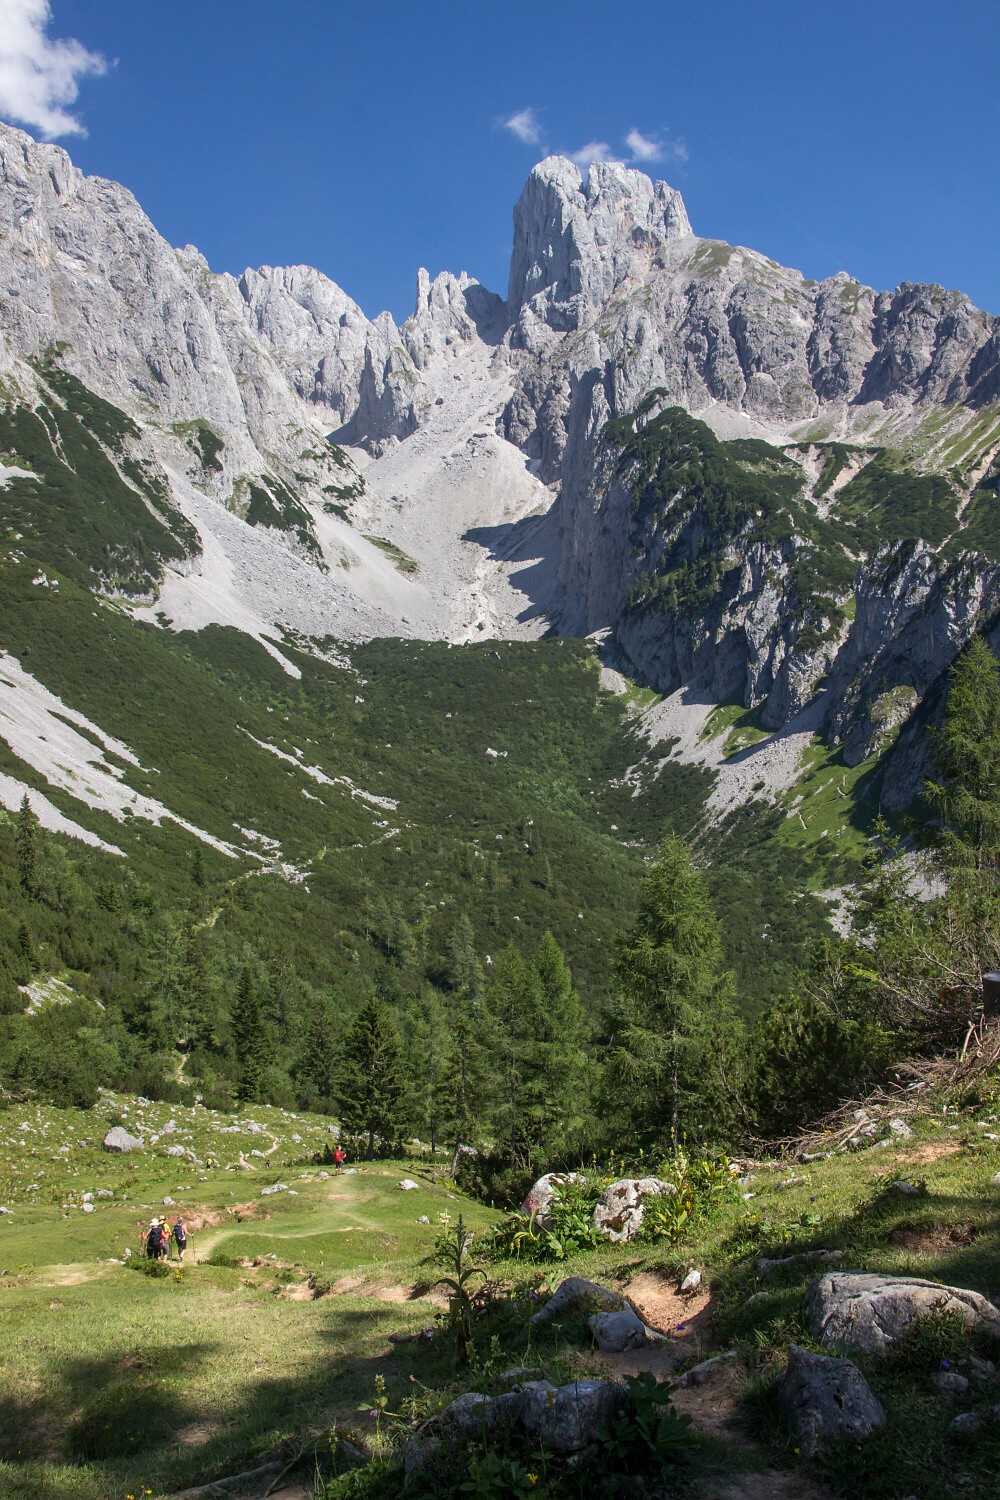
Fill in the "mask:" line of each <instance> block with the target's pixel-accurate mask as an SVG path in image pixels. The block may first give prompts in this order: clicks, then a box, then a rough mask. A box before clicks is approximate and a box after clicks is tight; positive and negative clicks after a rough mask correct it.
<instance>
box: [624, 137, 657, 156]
mask: <svg viewBox="0 0 1000 1500" xmlns="http://www.w3.org/2000/svg"><path fill="white" fill-rule="evenodd" d="M625 144H626V146H627V147H628V149H629V151H630V152H631V153H632V160H633V161H660V160H661V158H662V156H663V147H662V146H661V145H660V143H659V141H654V140H653V139H652V138H651V137H650V136H648V135H643V133H642V131H641V130H630V131H629V133H628V135H627V136H626V137H625Z"/></svg>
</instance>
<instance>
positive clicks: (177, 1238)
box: [174, 1219, 188, 1262]
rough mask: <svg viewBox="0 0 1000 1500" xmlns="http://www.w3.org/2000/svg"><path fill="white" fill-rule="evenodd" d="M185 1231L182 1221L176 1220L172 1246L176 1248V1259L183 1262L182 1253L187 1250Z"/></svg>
mask: <svg viewBox="0 0 1000 1500" xmlns="http://www.w3.org/2000/svg"><path fill="white" fill-rule="evenodd" d="M187 1242H188V1237H187V1230H186V1229H185V1228H184V1220H183V1219H178V1220H177V1223H176V1224H175V1225H174V1244H175V1245H176V1246H177V1259H178V1260H179V1261H181V1262H183V1260H184V1251H185V1250H186V1249H187Z"/></svg>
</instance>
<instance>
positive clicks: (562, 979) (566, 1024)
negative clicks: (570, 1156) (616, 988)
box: [533, 932, 590, 1153]
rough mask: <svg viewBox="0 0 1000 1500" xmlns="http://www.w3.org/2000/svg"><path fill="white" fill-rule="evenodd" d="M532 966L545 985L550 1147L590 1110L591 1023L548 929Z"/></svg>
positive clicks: (545, 1134)
mask: <svg viewBox="0 0 1000 1500" xmlns="http://www.w3.org/2000/svg"><path fill="white" fill-rule="evenodd" d="M533 967H534V971H535V974H536V975H537V977H538V983H539V986H540V989H541V1000H542V1004H541V1012H540V1018H539V1019H540V1027H539V1034H538V1047H539V1063H540V1065H541V1075H542V1078H541V1081H542V1088H541V1090H540V1093H541V1098H540V1100H539V1104H540V1116H539V1119H538V1124H537V1130H538V1136H537V1143H538V1146H539V1148H542V1147H544V1149H545V1150H546V1152H547V1153H550V1152H551V1151H553V1150H555V1149H558V1147H559V1146H561V1145H562V1144H564V1141H565V1138H566V1136H567V1133H568V1131H569V1130H570V1129H571V1127H572V1126H574V1125H579V1124H580V1123H581V1122H582V1120H583V1118H584V1117H585V1116H586V1113H587V1105H588V1096H589V1085H590V1077H589V1075H590V1066H589V1063H588V1059H587V1055H586V1050H585V1044H586V1034H587V1027H586V1022H585V1020H584V1015H583V1008H582V1006H581V1005H580V997H579V995H578V994H577V993H576V990H575V989H574V988H573V975H572V973H571V971H570V967H569V964H568V963H567V962H566V957H565V955H564V953H563V951H562V949H561V948H560V946H559V944H558V943H557V942H556V940H555V938H554V937H553V936H552V934H551V932H546V933H545V934H544V936H543V937H542V940H541V942H540V944H539V946H538V952H537V953H536V955H535V960H534V965H533Z"/></svg>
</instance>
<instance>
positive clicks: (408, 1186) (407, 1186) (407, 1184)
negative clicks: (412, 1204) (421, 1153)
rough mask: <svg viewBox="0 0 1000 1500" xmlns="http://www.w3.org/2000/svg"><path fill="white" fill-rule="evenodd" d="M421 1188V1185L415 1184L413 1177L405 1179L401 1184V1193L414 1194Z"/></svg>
mask: <svg viewBox="0 0 1000 1500" xmlns="http://www.w3.org/2000/svg"><path fill="white" fill-rule="evenodd" d="M419 1186H420V1184H419V1183H416V1182H414V1181H413V1179H412V1178H411V1177H404V1178H403V1180H402V1182H401V1183H400V1184H399V1187H400V1191H401V1192H404V1193H412V1192H413V1191H414V1190H415V1189H416V1188H417V1187H419Z"/></svg>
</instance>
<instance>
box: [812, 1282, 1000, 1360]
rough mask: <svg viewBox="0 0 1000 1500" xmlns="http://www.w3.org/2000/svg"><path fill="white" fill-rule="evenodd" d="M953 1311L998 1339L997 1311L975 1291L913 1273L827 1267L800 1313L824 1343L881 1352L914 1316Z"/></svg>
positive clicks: (999, 1319)
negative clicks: (896, 1274)
mask: <svg viewBox="0 0 1000 1500" xmlns="http://www.w3.org/2000/svg"><path fill="white" fill-rule="evenodd" d="M934 1312H948V1313H953V1314H954V1315H955V1316H956V1317H959V1318H961V1320H962V1322H963V1323H965V1325H966V1327H967V1328H969V1329H970V1330H972V1331H975V1332H978V1333H984V1334H987V1335H989V1336H991V1337H993V1338H996V1339H1000V1311H998V1310H997V1308H996V1307H994V1305H993V1303H992V1302H989V1301H988V1300H987V1299H986V1298H985V1297H983V1296H982V1295H981V1294H980V1293H979V1292H970V1291H968V1290H967V1289H966V1288H965V1287H953V1286H942V1285H940V1284H939V1283H938V1282H934V1281H923V1280H921V1279H920V1278H918V1277H910V1276H884V1275H881V1274H878V1273H874V1272H862V1271H831V1272H828V1273H827V1274H826V1275H825V1276H819V1277H817V1278H816V1280H815V1281H812V1282H810V1284H809V1287H808V1289H807V1291H806V1302H805V1313H806V1322H807V1323H808V1326H809V1331H810V1333H811V1334H813V1335H814V1337H816V1338H818V1339H819V1340H820V1341H821V1342H822V1344H823V1345H824V1347H825V1348H827V1349H832V1348H836V1347H838V1346H840V1345H843V1346H846V1347H848V1348H852V1349H858V1350H860V1351H861V1352H862V1353H863V1354H881V1353H883V1352H884V1351H885V1350H887V1349H889V1348H891V1346H892V1345H893V1344H895V1343H898V1341H899V1340H900V1339H901V1338H902V1337H903V1336H904V1335H905V1333H906V1331H907V1329H908V1328H909V1327H910V1326H911V1324H912V1323H913V1321H914V1320H915V1319H916V1318H920V1317H926V1316H927V1315H928V1314H930V1313H934Z"/></svg>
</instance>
